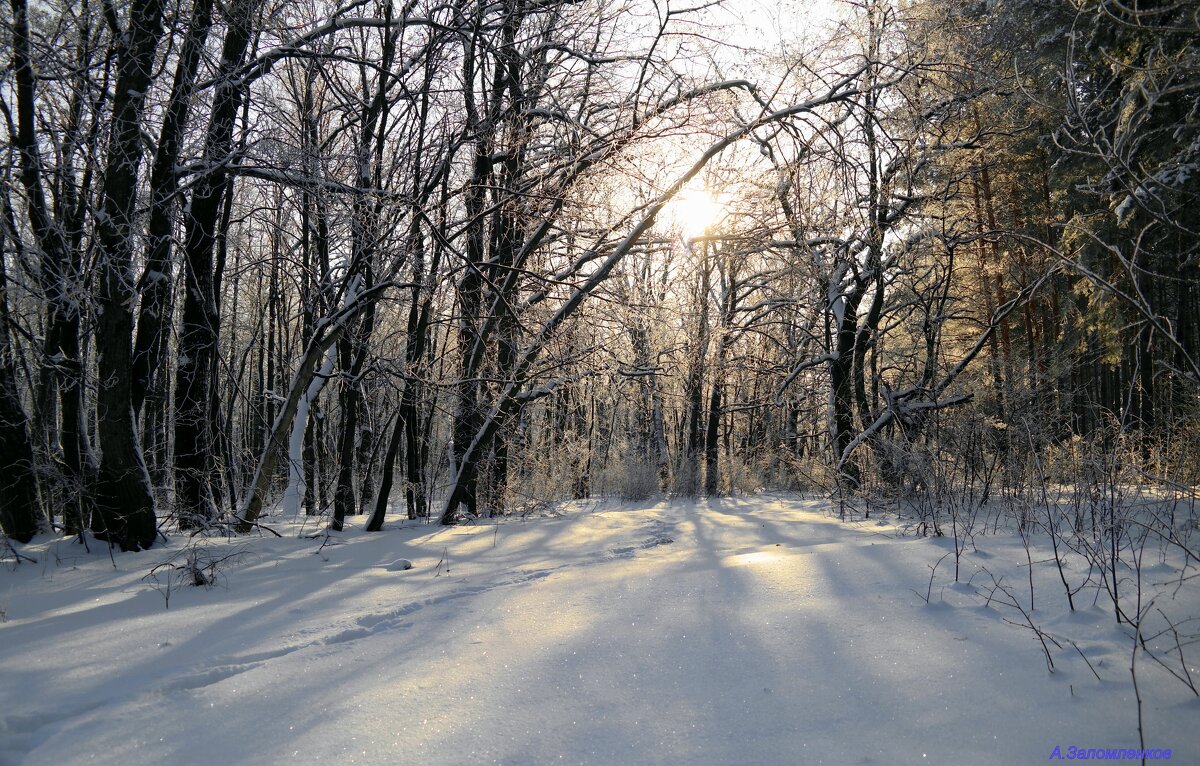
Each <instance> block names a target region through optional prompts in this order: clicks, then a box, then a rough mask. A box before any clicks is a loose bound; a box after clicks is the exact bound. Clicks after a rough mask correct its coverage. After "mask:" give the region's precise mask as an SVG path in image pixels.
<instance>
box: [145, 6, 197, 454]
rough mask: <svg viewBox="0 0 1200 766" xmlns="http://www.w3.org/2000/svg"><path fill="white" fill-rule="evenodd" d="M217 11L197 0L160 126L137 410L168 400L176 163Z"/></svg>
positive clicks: (153, 174) (153, 173) (152, 176)
mask: <svg viewBox="0 0 1200 766" xmlns="http://www.w3.org/2000/svg"><path fill="white" fill-rule="evenodd" d="M212 11H213V0H197V1H196V3H195V5H194V6H193V7H192V19H191V22H190V23H189V25H188V31H187V37H186V38H185V39H184V41H183V47H182V49H181V50H180V53H179V62H178V64H177V65H176V69H175V81H174V83H173V84H172V85H171V97H170V101H169V105H168V107H167V114H166V117H165V119H164V120H163V126H162V129H161V130H160V131H159V136H158V148H157V150H156V151H155V155H154V166H153V168H152V169H151V171H150V186H149V189H150V199H149V206H150V210H149V214H148V218H147V224H146V254H145V258H146V266H145V270H144V271H143V272H142V278H141V280H140V282H139V290H140V292H141V296H142V298H141V305H140V307H139V311H138V321H137V337H136V339H135V341H134V346H133V391H132V394H133V411H134V413H135V414H138V415H140V414H141V413H142V407H143V405H144V404H145V401H146V398H147V397H151V398H152V399H153V400H154V402H153V403H154V405H155V406H157V407H165V406H166V397H165V396H162V395H161V392H163V391H166V390H167V387H166V386H165V385H164V384H162V383H161V382H159V381H158V380H157V378H158V377H159V372H160V370H161V369H162V368H163V363H164V362H165V361H166V358H167V343H166V335H167V333H166V332H165V331H164V330H165V328H167V327H169V326H170V322H171V311H172V305H171V296H172V293H173V284H172V281H173V280H172V268H171V240H172V235H173V234H174V229H175V211H176V208H177V206H178V201H177V198H176V195H177V194H178V186H177V183H178V172H177V170H176V166H177V165H178V164H179V152H180V147H181V145H182V143H183V138H184V133H185V131H186V130H187V125H188V113H189V110H190V108H191V103H192V94H193V91H194V90H195V80H196V70H197V68H198V66H199V62H200V54H201V53H202V52H203V49H204V43H205V40H207V39H208V33H209V30H210V29H211V28H212ZM163 419H165V418H164V417H163V415H162V414H161V413H155V415H154V416H153V418H151V419H150V422H151V423H153V422H155V421H158V420H163ZM143 433H145V434H147V435H149V429H146V428H144V429H143Z"/></svg>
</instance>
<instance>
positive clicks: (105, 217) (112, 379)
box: [92, 0, 163, 550]
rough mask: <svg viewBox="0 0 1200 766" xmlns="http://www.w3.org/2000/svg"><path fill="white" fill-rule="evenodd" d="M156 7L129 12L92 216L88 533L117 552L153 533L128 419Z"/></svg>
mask: <svg viewBox="0 0 1200 766" xmlns="http://www.w3.org/2000/svg"><path fill="white" fill-rule="evenodd" d="M162 10H163V6H162V2H161V0H148V1H147V2H144V3H136V4H134V5H133V6H132V7H131V9H130V15H129V19H128V21H127V22H126V23H127V25H128V28H127V29H126V30H125V33H124V35H123V36H122V37H123V44H122V45H121V47H120V49H119V52H118V71H119V74H118V76H117V87H116V92H115V96H114V101H113V119H112V132H111V134H110V138H109V157H108V163H107V168H106V171H105V175H104V202H103V212H102V214H101V215H99V216H98V217H97V220H96V230H97V239H98V240H99V244H100V255H99V258H98V263H97V267H98V269H97V270H98V274H97V283H98V295H97V319H96V330H95V337H96V364H97V368H98V371H99V378H98V381H97V383H98V388H99V392H98V396H97V415H98V423H97V433H98V435H99V439H100V446H101V449H102V453H101V454H102V457H101V460H100V472H99V475H98V477H97V481H96V509H95V515H94V516H93V519H92V529H93V531H94V532H95V533H96V535H97V537H101V538H103V539H107V540H109V541H110V542H113V543H116V544H117V545H119V546H120V547H121V549H122V550H137V549H138V548H149V547H150V546H151V545H153V544H154V539H155V537H156V536H157V534H158V526H157V519H156V516H155V512H154V496H153V494H152V492H151V489H150V476H149V474H148V473H147V472H146V465H145V462H144V461H143V457H142V450H141V445H140V443H139V440H138V435H137V419H136V417H135V416H134V413H133V405H132V401H133V398H132V397H133V390H132V389H133V373H132V369H133V311H132V309H131V306H132V305H133V300H134V289H133V288H134V280H133V273H132V272H133V251H134V240H133V222H134V221H133V219H134V214H135V212H136V210H137V191H138V171H139V168H140V167H141V161H142V152H143V146H144V142H143V141H142V111H143V107H144V105H145V98H146V95H145V94H146V92H147V91H148V90H149V87H150V82H151V78H152V76H153V66H154V58H155V51H156V49H157V47H158V41H159V37H160V36H161V34H162Z"/></svg>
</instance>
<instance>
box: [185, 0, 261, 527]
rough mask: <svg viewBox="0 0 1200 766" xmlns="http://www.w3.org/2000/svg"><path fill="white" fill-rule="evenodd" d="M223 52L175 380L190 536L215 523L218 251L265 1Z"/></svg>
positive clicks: (238, 5) (194, 216)
mask: <svg viewBox="0 0 1200 766" xmlns="http://www.w3.org/2000/svg"><path fill="white" fill-rule="evenodd" d="M227 14H228V21H229V29H228V30H227V31H226V33H225V41H224V44H223V47H222V51H221V66H220V75H219V82H218V85H217V89H216V93H215V95H214V96H213V103H212V119H211V120H210V122H209V124H208V130H207V133H206V136H205V143H204V167H203V170H202V175H201V177H200V179H199V182H198V183H197V185H196V190H195V192H193V194H192V199H191V201H190V203H189V204H188V206H187V214H186V216H185V222H184V229H185V236H184V264H185V267H184V268H185V273H184V275H185V290H184V301H183V314H182V317H181V321H180V329H179V359H178V363H177V367H176V374H175V499H176V513H177V514H178V515H179V523H180V526H181V527H183V528H188V527H191V526H194V525H196V524H203V523H205V522H206V521H207V520H209V519H211V518H213V516H214V514H215V511H216V509H215V508H214V507H213V505H212V502H211V494H210V492H209V489H208V486H207V485H208V482H209V480H210V478H211V474H212V468H213V465H212V450H213V445H212V429H211V424H210V423H209V415H210V412H211V402H210V397H211V389H212V386H213V385H214V383H215V381H214V380H212V370H213V369H214V367H213V362H214V356H215V354H216V345H217V336H218V329H219V327H218V315H217V295H216V290H215V284H214V280H215V275H214V273H213V268H214V260H213V256H214V251H215V248H216V245H217V239H218V237H219V236H220V234H221V232H219V231H218V230H217V223H218V219H219V217H220V214H221V210H222V207H223V204H222V203H223V202H224V199H225V194H226V193H227V192H228V187H229V173H228V170H227V164H228V162H229V157H230V152H231V151H232V148H233V130H234V125H235V123H236V121H237V113H238V107H239V106H240V105H241V102H242V97H243V95H244V92H245V88H246V86H247V84H246V82H245V81H244V80H243V79H242V78H237V77H235V76H234V72H235V71H236V70H237V69H238V67H239V66H241V63H242V60H243V58H244V57H245V54H246V49H247V47H248V46H249V43H250V38H251V33H252V29H253V24H254V20H255V17H256V16H257V14H258V0H235V2H233V3H232V4H231V5H230V7H229V9H228V11H227Z"/></svg>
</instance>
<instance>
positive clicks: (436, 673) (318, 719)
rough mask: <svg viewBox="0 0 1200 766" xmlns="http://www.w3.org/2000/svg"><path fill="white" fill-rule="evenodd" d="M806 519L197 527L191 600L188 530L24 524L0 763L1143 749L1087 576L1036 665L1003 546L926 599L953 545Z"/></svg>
mask: <svg viewBox="0 0 1200 766" xmlns="http://www.w3.org/2000/svg"><path fill="white" fill-rule="evenodd" d="M826 507H827V503H826V502H824V501H815V500H800V499H795V498H789V497H780V496H769V495H764V496H755V497H749V498H729V499H721V500H712V501H699V502H692V501H687V502H684V501H674V502H660V503H657V504H646V505H640V506H629V505H620V504H617V503H607V504H584V505H578V504H577V505H573V506H570V507H567V508H565V509H564V511H563V515H562V516H560V517H557V518H538V519H527V520H514V519H510V520H506V521H504V522H502V523H500V524H488V523H480V524H477V525H473V526H465V527H454V528H441V527H437V526H432V525H415V526H408V525H407V522H403V523H402V522H400V521H393V522H392V523H391V524H389V528H388V530H387V531H385V532H383V533H382V534H375V535H368V534H365V533H362V532H358V531H351V532H347V533H345V534H344V535H342V536H340V537H338V538H336V539H334V540H332V541H330V542H329V543H328V544H324V545H323V544H322V543H323V542H324V541H323V540H321V539H306V538H302V537H297V536H296V535H295V534H294V530H293V533H292V534H287V535H285V537H284V538H282V539H276V538H273V537H261V538H259V537H255V538H242V539H240V540H234V541H232V542H225V541H219V540H213V541H208V542H207V543H205V544H204V547H205V548H206V549H207V550H206V551H203V552H202V553H203V555H205V556H209V557H222V556H225V555H227V554H231V553H232V554H235V556H234V557H233V558H231V559H229V560H227V561H225V562H224V563H222V564H221V565H219V567H218V571H219V574H218V583H217V585H216V587H213V588H211V589H207V590H206V589H204V588H194V587H180V586H179V584H178V583H177V582H175V583H172V578H171V575H172V572H171V571H169V570H167V569H165V568H160V569H159V570H158V574H157V583H158V584H157V586H156V585H155V583H154V578H147V574H148V572H149V571H150V570H151V568H152V567H154V565H155V564H158V563H160V562H163V561H166V560H167V559H168V558H169V557H171V556H172V555H175V556H176V557H177V558H176V561H177V562H181V561H182V560H183V558H184V556H185V554H186V550H185V548H186V546H187V545H188V543H189V541H188V539H187V538H185V537H182V536H176V537H175V538H173V539H172V541H171V543H170V545H169V546H168V547H159V548H155V549H153V550H150V551H147V552H143V553H137V554H116V556H115V566H114V563H113V561H112V560H110V557H109V555H108V553H107V552H106V551H105V550H104V549H103V548H102V546H99V545H95V544H94V545H93V548H92V552H91V553H90V554H89V553H85V552H84V551H83V549H82V548H81V547H80V546H79V545H77V544H73V543H71V542H69V541H62V540H48V539H44V540H41V541H40V542H36V543H35V544H34V545H31V546H29V547H27V548H26V549H25V552H26V553H29V554H30V555H33V556H35V557H36V558H37V559H38V561H37V563H36V564H28V563H26V564H22V565H21V566H19V567H15V568H14V567H13V566H12V565H11V561H10V562H6V563H5V565H4V567H3V569H2V570H0V610H2V612H3V614H2V617H3V619H4V623H3V624H0V763H3V764H9V763H13V764H16V763H24V764H56V766H61V765H62V764H76V763H111V764H191V763H195V764H241V763H282V762H300V763H318V762H323V763H377V764H473V763H504V764H543V763H588V764H609V763H612V764H626V763H630V764H656V763H661V764H734V763H736V764H774V763H778V764H799V763H833V764H843V763H878V764H910V763H954V764H965V763H972V764H989V763H995V764H1012V763H1044V762H1048V759H1049V758H1050V757H1051V755H1052V753H1053V752H1054V748H1055V747H1060V748H1061V753H1062V754H1063V756H1064V758H1065V757H1066V755H1067V753H1068V748H1069V747H1077V748H1107V747H1122V748H1136V747H1138V743H1139V740H1138V730H1137V726H1138V715H1137V713H1138V711H1137V705H1136V701H1135V697H1134V689H1133V685H1132V682H1131V677H1130V672H1129V669H1130V658H1131V653H1132V648H1133V644H1132V640H1131V636H1130V634H1129V632H1128V631H1127V630H1122V629H1121V628H1119V627H1118V626H1117V625H1116V624H1115V623H1114V621H1113V619H1112V616H1111V610H1110V609H1106V608H1105V605H1106V600H1107V599H1106V597H1104V596H1101V597H1100V599H1099V600H1098V601H1097V602H1096V605H1093V601H1094V600H1095V595H1096V594H1095V593H1094V592H1093V591H1085V592H1084V593H1082V594H1080V595H1079V596H1077V604H1080V605H1081V609H1080V611H1077V612H1075V613H1074V614H1071V613H1069V612H1067V609H1066V601H1065V597H1064V596H1063V592H1062V586H1061V584H1060V583H1059V582H1058V573H1057V571H1056V569H1055V568H1054V564H1053V559H1052V557H1051V556H1050V555H1049V548H1048V546H1046V545H1039V546H1038V547H1036V548H1035V549H1034V550H1033V551H1032V558H1033V562H1034V565H1033V570H1034V583H1035V591H1034V597H1035V599H1034V605H1035V607H1036V608H1035V609H1034V610H1033V611H1032V612H1031V613H1030V617H1031V618H1032V622H1033V623H1034V624H1036V625H1038V626H1039V627H1040V628H1041V629H1042V630H1044V631H1045V632H1046V633H1047V634H1048V636H1049V637H1050V638H1052V639H1055V640H1057V641H1058V643H1059V644H1060V645H1061V648H1060V647H1059V646H1055V644H1054V641H1050V643H1049V648H1050V651H1051V656H1052V658H1053V662H1054V671H1055V672H1054V673H1053V674H1051V673H1050V672H1048V670H1047V665H1046V661H1045V657H1044V655H1043V651H1042V648H1041V644H1040V643H1039V641H1038V639H1037V637H1036V635H1035V632H1034V631H1033V630H1031V629H1030V628H1028V627H1023V626H1022V623H1023V621H1024V618H1023V617H1022V615H1021V613H1020V611H1019V610H1017V609H1015V608H1013V607H1010V606H1005V605H1003V604H1002V603H1001V601H1002V600H1003V598H1002V594H999V593H997V594H996V596H997V598H994V599H993V600H992V602H991V604H990V605H985V602H986V596H987V594H988V593H990V592H992V591H993V590H994V586H993V580H992V575H994V576H995V577H996V578H998V579H1000V578H1002V582H1003V583H1004V584H1005V586H1006V587H1010V589H1011V592H1012V593H1013V594H1014V595H1016V596H1018V597H1019V599H1021V600H1022V603H1023V605H1024V606H1023V608H1025V609H1028V601H1027V600H1028V598H1029V570H1028V565H1027V564H1026V561H1027V559H1026V553H1025V550H1024V548H1023V547H1022V546H1021V544H1020V540H1019V539H1014V538H1012V537H1010V536H1007V535H999V536H989V537H977V538H976V541H975V542H976V546H977V548H975V549H970V550H968V552H967V553H966V554H965V559H964V562H963V570H962V578H961V579H962V580H963V582H962V583H959V584H955V583H954V582H953V571H954V570H953V556H951V557H949V558H947V559H946V560H945V561H943V563H942V564H941V566H939V567H938V568H937V571H936V573H935V575H934V579H933V584H932V587H931V586H930V574H931V570H930V566H931V565H932V564H933V562H935V561H937V560H938V559H939V558H941V557H942V556H943V554H944V553H946V552H947V551H952V550H953V543H952V542H951V541H950V540H947V539H940V540H939V539H930V538H918V537H914V536H910V535H904V534H900V533H898V531H897V528H896V527H895V525H894V523H892V522H888V523H883V522H878V521H876V520H874V519H872V520H870V521H860V522H855V523H844V522H839V521H837V520H836V519H833V518H830V517H829V516H827V515H826V514H825V513H823V510H824V509H825V508H826ZM279 528H280V529H281V531H285V532H286V526H285V525H280V527H279ZM310 529H311V528H310ZM1147 556H1148V559H1147V560H1146V561H1144V562H1143V570H1144V577H1145V579H1146V580H1147V582H1148V583H1149V582H1156V583H1157V582H1161V583H1164V584H1165V585H1164V586H1163V587H1161V588H1157V590H1158V591H1162V595H1161V596H1160V597H1159V598H1160V600H1159V601H1158V602H1157V606H1160V607H1162V608H1163V609H1164V612H1165V613H1166V614H1169V615H1171V616H1172V618H1173V619H1175V620H1182V619H1186V618H1188V617H1196V616H1200V599H1198V598H1197V593H1196V591H1197V590H1200V589H1198V588H1197V587H1195V585H1196V581H1195V580H1193V581H1189V582H1186V583H1184V584H1183V585H1182V586H1179V583H1178V581H1179V579H1180V574H1181V571H1180V569H1179V568H1178V567H1179V565H1180V563H1179V562H1173V561H1172V560H1171V559H1170V558H1169V557H1168V558H1167V559H1166V560H1160V559H1159V557H1157V554H1156V553H1153V554H1152V553H1150V552H1148V553H1147ZM1150 558H1153V559H1154V560H1153V561H1150V560H1149V559H1150ZM401 559H407V560H409V561H411V562H412V564H413V566H412V568H411V569H407V570H406V569H404V562H403V561H400V560H401ZM982 566H986V567H987V570H988V572H990V574H985V573H983V571H982V570H981V569H980V567H982ZM1069 574H1070V573H1069ZM1074 574H1076V575H1079V574H1081V573H1074ZM967 581H970V584H969V585H968V584H967ZM167 584H172V587H171V589H170V591H169V592H168V591H167V590H166V585H167ZM1147 587H1148V589H1149V586H1147ZM926 593H929V594H930V596H931V597H930V603H929V604H926V603H925V599H924V597H925V595H926ZM168 596H169V600H168ZM1006 620H1007V621H1006ZM1013 623H1016V624H1013ZM1068 639H1070V640H1073V641H1075V643H1076V645H1077V646H1078V651H1077V650H1076V648H1075V646H1073V645H1072V644H1070V643H1069V642H1068ZM1191 649H1192V650H1193V651H1194V650H1195V649H1196V647H1191ZM1084 657H1086V661H1085V659H1084ZM1089 662H1090V664H1091V666H1092V668H1094V670H1095V674H1094V673H1093V670H1092V669H1089V666H1088V663H1089ZM1191 664H1194V663H1191ZM1191 664H1189V666H1188V667H1189V669H1190V672H1191V673H1192V674H1193V677H1194V678H1197V679H1200V674H1198V673H1197V672H1196V670H1195V668H1193V667H1191ZM1137 672H1138V681H1139V685H1140V691H1141V694H1142V697H1143V700H1144V701H1145V704H1144V708H1143V714H1144V722H1145V743H1146V746H1147V747H1148V748H1170V749H1171V751H1172V758H1171V762H1174V763H1181V764H1183V763H1200V736H1197V723H1198V722H1200V717H1198V714H1200V704H1198V701H1197V699H1196V697H1195V696H1194V695H1193V694H1192V693H1191V692H1190V691H1189V690H1188V689H1187V688H1186V687H1185V686H1184V684H1183V683H1181V682H1180V681H1178V680H1176V679H1174V678H1171V677H1170V676H1169V675H1168V674H1167V672H1166V671H1165V670H1163V669H1162V668H1160V667H1159V666H1158V665H1157V664H1155V663H1154V662H1152V661H1151V660H1150V659H1147V658H1146V657H1144V656H1143V655H1142V654H1141V653H1139V654H1138V663H1137ZM1096 674H1098V675H1099V680H1097V678H1096Z"/></svg>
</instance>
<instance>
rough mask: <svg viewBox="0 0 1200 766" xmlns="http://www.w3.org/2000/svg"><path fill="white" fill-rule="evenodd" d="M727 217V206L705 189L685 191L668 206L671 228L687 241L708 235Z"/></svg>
mask: <svg viewBox="0 0 1200 766" xmlns="http://www.w3.org/2000/svg"><path fill="white" fill-rule="evenodd" d="M724 215H725V206H724V205H722V204H721V202H720V200H718V199H717V198H716V197H715V196H713V194H712V193H711V192H709V191H707V190H704V189H684V190H683V191H681V192H680V193H679V194H678V195H677V196H676V197H675V199H673V200H671V202H670V204H668V205H667V216H668V218H669V220H670V222H671V228H673V229H675V230H676V231H678V232H679V233H681V234H683V236H684V237H686V238H687V239H695V238H697V237H702V236H704V235H705V234H708V233H709V232H710V231H711V229H712V227H713V226H714V225H716V224H717V223H718V222H719V221H720V220H721V218H722V217H723V216H724Z"/></svg>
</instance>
